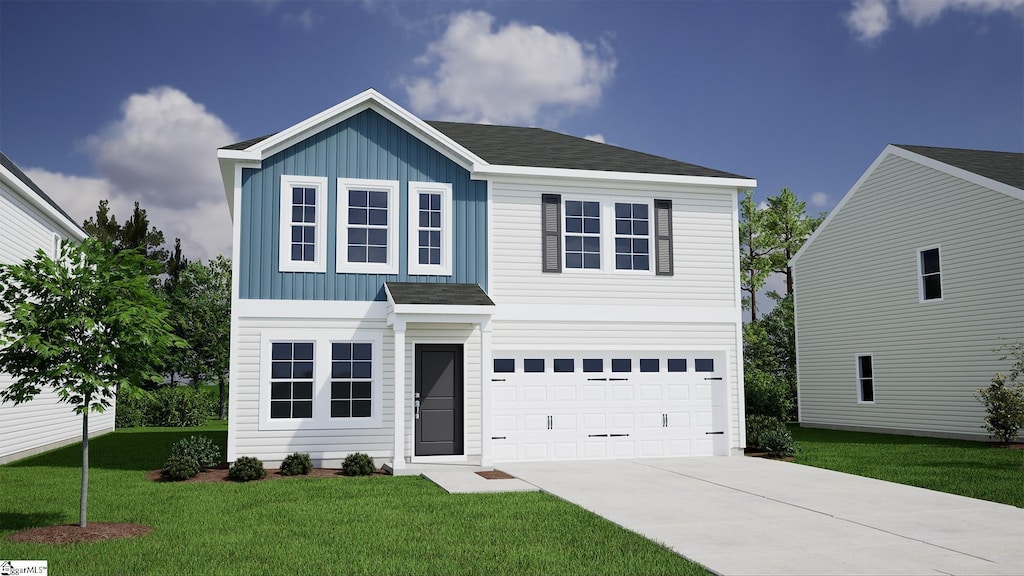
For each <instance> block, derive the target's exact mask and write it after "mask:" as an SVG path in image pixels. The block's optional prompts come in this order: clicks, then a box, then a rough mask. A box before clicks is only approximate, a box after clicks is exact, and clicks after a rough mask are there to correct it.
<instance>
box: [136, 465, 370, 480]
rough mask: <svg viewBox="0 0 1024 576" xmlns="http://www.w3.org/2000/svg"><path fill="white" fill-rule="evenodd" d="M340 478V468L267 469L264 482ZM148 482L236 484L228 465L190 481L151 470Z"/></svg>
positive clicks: (198, 475)
mask: <svg viewBox="0 0 1024 576" xmlns="http://www.w3.org/2000/svg"><path fill="white" fill-rule="evenodd" d="M372 475H373V476H390V474H388V473H387V472H385V471H384V470H381V469H380V468H378V469H377V470H376V471H375V472H374V473H373V474H372ZM338 476H342V477H344V476H345V474H344V473H342V471H341V470H340V469H338V468H313V469H312V470H310V471H309V474H296V475H295V476H285V475H284V474H281V470H280V469H279V468H267V476H266V477H265V478H263V480H289V479H294V478H337V477H338ZM146 479H147V480H152V481H153V482H183V483H190V482H234V480H232V479H231V478H228V465H227V464H221V465H220V466H218V467H216V468H211V469H210V470H207V471H206V472H200V473H199V474H196V475H195V476H193V477H191V478H189V479H188V480H168V479H167V478H163V477H161V476H160V471H159V470H151V471H149V472H148V473H147V474H146ZM253 482H260V480H253Z"/></svg>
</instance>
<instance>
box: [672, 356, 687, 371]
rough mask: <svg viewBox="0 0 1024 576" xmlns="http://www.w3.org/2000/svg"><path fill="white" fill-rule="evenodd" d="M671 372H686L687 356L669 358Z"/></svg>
mask: <svg viewBox="0 0 1024 576" xmlns="http://www.w3.org/2000/svg"><path fill="white" fill-rule="evenodd" d="M668 371H669V372H686V358H669V359H668Z"/></svg>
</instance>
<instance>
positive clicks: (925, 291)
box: [917, 247, 942, 302]
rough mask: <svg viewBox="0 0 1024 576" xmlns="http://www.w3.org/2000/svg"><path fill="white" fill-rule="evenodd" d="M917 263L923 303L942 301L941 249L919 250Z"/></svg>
mask: <svg viewBox="0 0 1024 576" xmlns="http://www.w3.org/2000/svg"><path fill="white" fill-rule="evenodd" d="M917 263H918V269H919V272H920V276H921V288H920V298H921V301H922V302H924V301H925V300H942V262H941V261H940V257H939V248H938V247H935V248H928V249H925V250H919V251H918V260H917Z"/></svg>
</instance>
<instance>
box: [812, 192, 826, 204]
mask: <svg viewBox="0 0 1024 576" xmlns="http://www.w3.org/2000/svg"><path fill="white" fill-rule="evenodd" d="M810 204H811V206H814V207H815V208H824V207H825V205H826V204H828V194H825V193H824V192H815V193H814V194H811V202H810Z"/></svg>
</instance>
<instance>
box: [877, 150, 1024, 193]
mask: <svg viewBox="0 0 1024 576" xmlns="http://www.w3.org/2000/svg"><path fill="white" fill-rule="evenodd" d="M889 148H891V149H892V153H893V154H894V155H896V156H899V157H900V158H904V159H906V160H910V161H911V162H916V163H918V164H920V165H922V166H926V167H928V168H931V169H933V170H938V171H939V172H942V173H945V174H949V175H950V176H954V177H956V178H960V179H961V180H966V181H968V182H970V183H972V184H977V185H978V186H981V187H983V188H990V189H992V190H995V191H996V192H1001V193H1003V194H1006V195H1007V196H1009V197H1011V198H1016V199H1017V200H1024V190H1021V189H1020V188H1014V187H1013V186H1010V185H1009V184H1004V183H1003V182H999V181H998V180H993V179H991V178H986V177H985V176H982V175H981V174H977V173H975V172H971V171H969V170H964V169H963V168H957V167H956V166H952V165H950V164H946V163H945V162H940V161H938V160H936V159H934V158H929V157H927V156H922V155H921V154H918V153H917V152H911V151H910V150H907V149H905V148H900V147H899V146H893V145H889ZM889 148H887V150H888V149H889Z"/></svg>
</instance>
